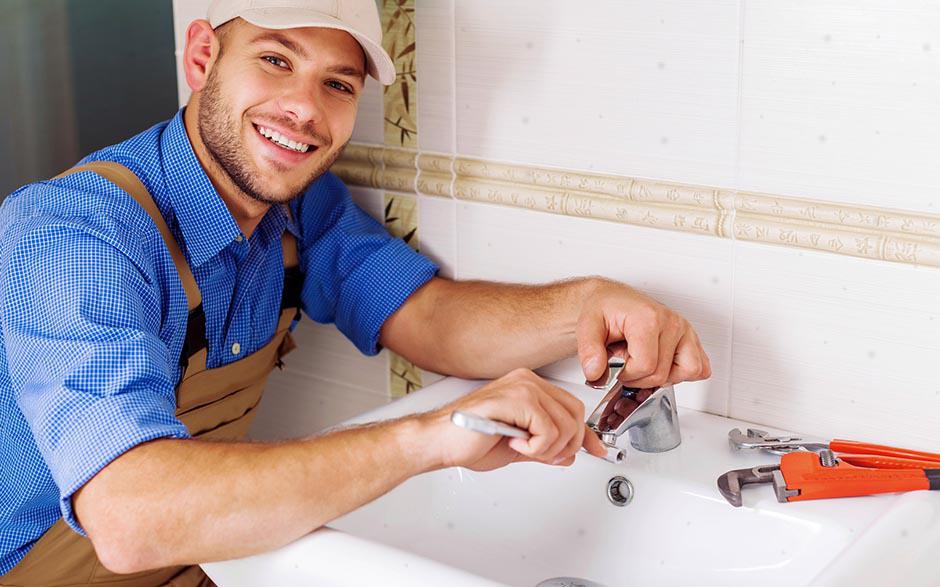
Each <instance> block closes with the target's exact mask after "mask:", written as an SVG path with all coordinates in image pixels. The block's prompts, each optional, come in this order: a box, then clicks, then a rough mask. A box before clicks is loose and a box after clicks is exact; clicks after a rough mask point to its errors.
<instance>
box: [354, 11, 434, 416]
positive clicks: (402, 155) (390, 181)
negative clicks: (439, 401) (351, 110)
mask: <svg viewBox="0 0 940 587" xmlns="http://www.w3.org/2000/svg"><path fill="white" fill-rule="evenodd" d="M414 13H415V2H414V0H382V12H381V19H382V30H383V34H382V46H383V47H384V48H385V50H386V51H387V52H388V54H389V55H390V56H391V58H392V61H393V62H394V64H395V73H396V77H395V83H393V84H392V85H390V86H386V87H385V89H384V95H383V109H384V112H385V136H384V140H385V145H386V146H387V147H391V148H389V149H383V150H381V151H380V152H374V151H366V152H365V153H364V154H360V156H362V155H364V156H365V157H366V159H365V161H367V163H366V166H365V167H364V166H362V165H361V163H362V160H359V161H360V165H357V166H356V168H357V169H359V170H360V171H361V173H363V174H366V175H361V176H359V178H358V179H359V180H366V177H367V176H368V182H369V183H375V182H378V183H381V184H382V185H383V186H384V188H385V189H386V190H392V191H394V192H399V193H389V192H386V193H385V228H386V229H387V230H388V231H389V232H390V233H391V234H393V235H395V236H397V237H400V238H402V239H404V241H405V242H406V243H408V244H409V245H411V246H412V247H413V248H414V249H415V250H418V202H417V200H416V198H415V196H414V193H415V190H416V185H415V171H414V170H415V168H416V165H417V160H416V157H417V154H416V153H415V152H414V151H408V150H406V149H405V148H412V147H416V146H417V145H418V115H417V108H418V100H417V96H418V91H417V84H418V76H417V70H416V68H415V57H416V51H415V47H416V44H415V22H414ZM402 147H405V148H402ZM351 152H352V154H355V153H356V149H355V147H353V148H352V149H351ZM376 173H378V174H379V175H378V176H376ZM369 183H363V184H360V185H369ZM401 192H404V193H401ZM387 354H388V362H389V372H388V375H389V380H388V386H389V395H390V396H391V397H392V398H399V397H403V396H405V395H406V394H408V393H411V392H412V391H416V390H418V389H421V387H422V381H421V370H420V369H419V368H418V367H417V365H415V364H413V363H411V362H409V361H408V360H407V359H405V358H404V357H402V356H400V355H397V354H395V353H393V352H392V351H388V353H387Z"/></svg>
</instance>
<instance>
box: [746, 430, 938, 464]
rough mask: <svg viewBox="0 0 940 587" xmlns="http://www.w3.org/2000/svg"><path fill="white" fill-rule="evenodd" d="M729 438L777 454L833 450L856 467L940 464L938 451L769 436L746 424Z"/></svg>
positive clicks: (836, 440)
mask: <svg viewBox="0 0 940 587" xmlns="http://www.w3.org/2000/svg"><path fill="white" fill-rule="evenodd" d="M728 441H729V442H730V444H731V446H732V447H733V448H735V449H736V450H742V449H744V450H749V449H752V450H758V449H759V450H766V451H767V452H770V453H773V454H778V455H785V454H788V453H791V452H795V451H803V452H806V451H809V452H815V453H822V452H824V451H827V450H828V451H832V452H833V453H836V454H837V456H838V457H839V459H841V460H843V461H845V462H847V463H849V464H852V465H856V466H859V467H871V468H883V469H884V468H887V469H928V468H931V467H940V454H936V453H929V452H922V451H916V450H909V449H906V448H897V447H893V446H885V445H882V444H871V443H868V442H858V441H855V440H841V439H835V440H830V441H829V442H820V441H818V440H816V441H811V440H804V439H802V438H800V437H799V436H771V435H770V434H768V433H767V432H764V431H763V430H758V429H756V428H748V429H747V433H746V434H745V433H743V432H741V430H739V429H738V428H735V429H733V430H731V431H730V432H728Z"/></svg>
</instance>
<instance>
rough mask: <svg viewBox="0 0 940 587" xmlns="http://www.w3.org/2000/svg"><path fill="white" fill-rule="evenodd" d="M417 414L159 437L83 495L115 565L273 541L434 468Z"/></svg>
mask: <svg viewBox="0 0 940 587" xmlns="http://www.w3.org/2000/svg"><path fill="white" fill-rule="evenodd" d="M422 426H423V425H422V424H421V422H420V419H418V418H409V419H403V420H398V421H394V422H388V423H382V424H377V425H372V426H367V427H357V428H351V429H347V430H343V431H339V432H335V433H332V434H329V435H326V436H322V437H315V438H311V439H305V440H301V441H292V442H286V443H279V444H260V443H259V444H251V443H221V442H219V443H217V442H205V441H199V440H175V439H173V440H157V441H153V442H150V443H147V444H144V445H141V446H139V447H136V448H134V449H132V450H131V451H128V452H127V453H125V454H124V455H122V456H121V457H119V458H118V459H116V460H115V461H113V462H112V463H111V464H110V465H108V466H107V467H105V468H104V469H103V470H102V471H101V472H100V473H99V474H98V475H97V476H96V477H95V478H94V479H92V481H90V482H89V483H88V484H86V485H85V487H84V488H83V489H82V490H81V491H80V492H79V493H78V494H76V496H75V498H74V503H75V508H76V515H77V516H78V518H79V521H80V523H82V525H83V526H84V527H85V530H86V531H87V533H88V535H89V537H90V538H91V539H92V542H93V543H94V545H95V548H96V551H98V555H99V558H101V559H102V561H103V562H104V563H105V565H106V566H108V567H109V568H111V569H112V570H116V571H118V572H131V571H135V570H141V569H146V568H157V567H164V566H169V565H174V564H192V563H199V562H207V561H213V560H223V559H229V558H237V557H242V556H247V555H250V554H254V553H258V552H263V551H267V550H271V549H273V548H277V547H279V546H282V545H284V544H286V543H288V542H291V541H293V540H296V539H297V538H299V537H301V536H303V535H305V534H307V533H309V532H311V531H313V530H315V529H316V528H318V527H320V526H322V525H323V524H325V523H327V522H329V521H330V520H332V519H334V518H336V517H338V516H340V515H342V514H344V513H346V512H349V511H351V510H353V509H355V508H356V507H358V506H360V505H362V504H365V503H367V502H369V501H371V500H372V499H375V498H376V497H377V496H379V495H381V494H383V493H385V492H387V491H389V490H390V489H392V488H393V487H395V486H396V485H398V484H399V483H401V482H402V481H404V480H405V479H407V478H408V477H410V476H412V475H415V474H418V473H420V472H423V471H426V470H429V469H431V468H434V467H435V466H436V463H435V462H434V461H433V457H432V456H431V455H429V454H428V451H427V450H425V449H423V448H421V447H422V446H423V445H422V442H426V441H424V440H423V439H422V436H421V435H422Z"/></svg>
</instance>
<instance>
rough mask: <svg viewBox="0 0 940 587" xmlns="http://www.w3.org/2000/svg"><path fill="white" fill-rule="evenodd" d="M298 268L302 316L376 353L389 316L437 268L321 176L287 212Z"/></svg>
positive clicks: (333, 178) (337, 184)
mask: <svg viewBox="0 0 940 587" xmlns="http://www.w3.org/2000/svg"><path fill="white" fill-rule="evenodd" d="M294 215H295V218H297V224H298V231H299V233H300V242H299V245H300V263H301V267H302V269H303V271H304V275H305V278H304V286H303V290H302V293H301V301H302V305H303V310H304V312H305V313H306V314H307V315H308V316H310V317H311V318H312V319H314V320H316V321H317V322H321V323H331V322H335V323H336V326H337V328H339V330H340V331H341V332H342V333H343V334H344V335H345V336H346V337H347V338H348V339H349V340H350V341H352V343H353V344H354V345H356V348H358V349H359V351H360V352H362V353H363V354H366V355H374V354H376V353H378V351H379V350H380V347H379V343H378V340H379V334H380V332H381V329H382V325H383V324H384V323H385V321H386V320H387V319H388V317H389V316H391V315H392V314H394V313H395V311H396V310H398V308H400V307H401V306H402V304H404V302H405V300H407V299H408V297H409V296H410V295H411V294H412V293H414V292H415V290H417V289H418V288H420V287H421V286H422V285H424V284H425V283H427V282H428V281H429V280H430V279H431V278H432V277H434V275H435V274H436V273H437V271H438V267H437V265H435V264H434V263H433V262H432V261H431V260H430V259H428V258H427V257H425V256H423V255H421V254H419V253H417V252H415V251H414V250H412V249H411V248H410V247H409V246H408V245H407V244H406V243H405V242H404V241H403V240H401V239H399V238H395V237H393V236H391V235H390V234H389V233H388V232H387V231H386V230H385V228H384V227H383V226H382V225H381V224H379V223H378V222H377V221H375V220H374V219H373V218H372V217H370V216H369V215H368V214H366V213H365V212H363V211H362V210H361V209H360V208H359V207H358V206H356V204H355V203H354V202H353V201H352V199H351V198H350V196H349V191H348V190H347V188H346V186H345V185H343V183H342V182H341V181H340V180H339V179H338V178H337V177H336V176H335V175H333V174H331V173H328V174H326V175H324V176H323V177H321V178H320V179H319V180H318V181H317V182H316V183H314V184H313V185H312V186H311V187H310V189H308V190H307V192H306V193H305V194H304V196H303V197H302V198H300V199H299V200H298V201H297V202H296V203H295V207H294Z"/></svg>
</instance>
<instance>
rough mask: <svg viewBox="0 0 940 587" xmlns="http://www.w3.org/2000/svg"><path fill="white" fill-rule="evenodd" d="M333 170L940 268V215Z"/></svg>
mask: <svg viewBox="0 0 940 587" xmlns="http://www.w3.org/2000/svg"><path fill="white" fill-rule="evenodd" d="M332 170H333V171H334V172H335V173H336V174H337V175H339V176H340V177H341V178H342V179H343V180H344V181H346V182H348V183H352V184H355V185H361V186H365V187H373V188H379V189H392V190H396V191H401V192H406V193H417V194H421V195H425V196H438V197H451V198H456V199H460V200H472V201H478V202H487V203H493V204H501V205H504V206H514V207H518V208H525V209H530V210H538V211H542V212H551V213H553V214H564V215H566V216H576V217H584V218H596V219H600V220H610V221H613V222H621V223H624V224H633V225H637V226H647V227H652V228H661V229H665V230H676V231H680V232H691V233H694V234H705V235H711V236H716V237H723V238H735V239H737V240H744V241H753V242H761V243H770V244H776V245H783V246H790V247H800V248H805V249H813V250H817V251H824V252H827V253H835V254H839V255H849V256H853V257H862V258H866V259H876V260H880V261H890V262H893V263H908V264H914V265H926V266H931V267H940V215H930V214H917V213H911V212H904V211H901V210H891V209H886V208H875V207H868V206H852V205H845V204H838V203H832V202H823V201H816V200H809V199H800V198H789V197H786V198H785V197H780V196H773V195H765V194H757V193H750V192H736V191H734V190H727V189H722V188H717V187H704V186H692V185H684V184H678V183H671V182H664V181H655V180H646V179H637V178H631V177H622V176H614V175H600V174H589V173H581V172H575V171H565V170H561V169H552V168H540V167H534V166H524V165H510V164H505V163H497V162H492V161H483V160H479V159H470V158H466V157H459V156H458V157H454V156H452V155H447V154H439V153H424V152H420V153H419V152H417V151H411V150H405V149H392V148H386V147H377V146H371V145H362V144H350V145H349V146H348V147H347V149H346V153H345V154H344V156H343V157H342V158H341V159H340V160H339V161H337V163H336V164H335V165H334V166H333V169H332Z"/></svg>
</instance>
